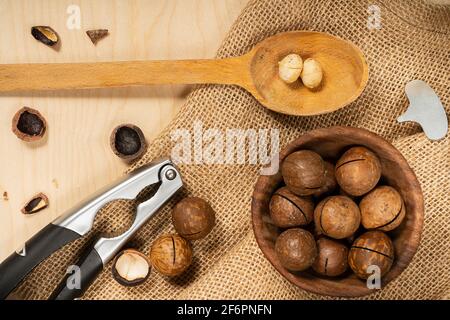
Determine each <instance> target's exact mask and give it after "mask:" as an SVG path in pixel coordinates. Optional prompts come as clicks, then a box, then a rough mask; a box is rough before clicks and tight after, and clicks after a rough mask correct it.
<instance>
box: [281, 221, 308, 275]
mask: <svg viewBox="0 0 450 320" xmlns="http://www.w3.org/2000/svg"><path fill="white" fill-rule="evenodd" d="M275 252H276V253H277V256H278V259H279V260H280V263H281V264H282V265H283V266H284V267H285V268H286V269H288V270H290V271H302V270H305V269H308V268H309V267H310V266H311V265H312V264H313V262H314V260H315V259H316V257H317V247H316V241H315V240H314V237H313V235H312V234H311V233H310V232H308V231H306V230H303V229H300V228H294V229H288V230H286V231H284V232H283V233H281V234H280V236H279V237H278V238H277V240H276V242H275Z"/></svg>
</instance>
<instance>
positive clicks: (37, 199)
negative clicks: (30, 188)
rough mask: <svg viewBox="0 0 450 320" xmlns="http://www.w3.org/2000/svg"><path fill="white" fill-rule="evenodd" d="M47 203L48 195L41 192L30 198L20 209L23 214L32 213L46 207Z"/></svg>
mask: <svg viewBox="0 0 450 320" xmlns="http://www.w3.org/2000/svg"><path fill="white" fill-rule="evenodd" d="M48 204H49V201H48V197H47V196H46V195H45V194H43V193H42V192H41V193H38V194H37V195H35V196H34V197H33V198H31V200H29V201H28V202H27V203H26V204H25V206H24V207H23V208H22V210H21V211H22V213H23V214H34V213H37V212H39V211H41V210H44V209H45V208H47V207H48Z"/></svg>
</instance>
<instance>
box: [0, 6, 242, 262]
mask: <svg viewBox="0 0 450 320" xmlns="http://www.w3.org/2000/svg"><path fill="white" fill-rule="evenodd" d="M247 1H248V0H226V1H225V0H202V1H200V0H178V1H176V0H172V1H169V0H147V1H146V0H141V1H138V0H130V1H128V0H95V1H94V0H84V1H80V0H71V1H68V0H33V1H31V0H0V30H2V32H0V41H1V45H0V63H2V64H5V63H54V62H97V61H123V60H150V59H151V60H165V59H201V58H212V57H213V56H214V53H215V52H216V50H217V48H218V47H219V44H220V43H221V41H222V40H223V37H224V36H225V34H226V32H227V31H228V29H229V27H230V26H231V24H232V22H233V21H234V20H235V19H236V18H237V16H238V15H239V13H240V11H241V10H242V8H243V7H244V6H245V4H246V3H247ZM70 5H77V6H79V8H80V13H81V20H80V21H81V28H80V29H73V30H71V29H69V28H68V27H67V26H66V23H67V19H68V18H69V16H70V14H68V13H67V10H68V8H69V6H70ZM34 25H49V26H51V27H53V28H54V29H55V30H56V31H57V32H58V34H59V35H60V38H61V47H60V49H59V51H57V50H54V49H52V48H49V47H47V46H45V45H43V44H42V43H40V42H38V41H36V40H35V39H34V38H33V37H32V36H31V34H30V28H31V27H32V26H34ZM98 28H106V29H109V31H110V35H109V36H108V37H106V38H105V39H103V40H101V41H99V42H98V44H97V45H96V46H94V45H93V44H92V43H91V41H90V40H89V38H88V37H87V35H86V34H85V31H86V30H89V29H98ZM190 90H191V87H190V86H185V85H176V86H174V85H165V86H154V87H145V88H121V89H101V90H85V91H65V92H56V91H55V92H53V91H50V92H40V93H38V92H23V93H14V94H8V93H2V94H1V95H0V155H1V158H0V260H3V259H4V258H5V257H6V256H8V255H9V254H10V253H11V252H12V251H14V250H15V249H17V248H19V247H21V245H22V244H23V243H24V241H25V240H27V239H28V238H29V237H30V236H32V235H33V234H34V233H35V232H37V231H38V230H39V229H41V228H42V227H43V226H45V225H46V224H47V223H49V222H50V221H52V220H53V219H54V218H56V217H57V216H59V215H60V214H62V213H63V212H64V211H65V210H66V209H68V208H70V207H71V206H73V205H74V204H76V203H77V202H78V201H80V200H81V199H83V198H84V197H86V196H88V195H89V194H90V193H92V192H94V191H95V190H97V189H98V188H100V187H102V186H104V185H105V184H107V183H109V182H111V181H112V180H114V179H115V178H117V177H118V176H120V175H122V174H123V172H124V171H125V169H126V164H125V163H124V162H122V161H121V160H120V159H119V158H117V157H116V156H115V155H114V154H113V152H112V151H111V149H110V147H109V143H108V142H109V135H110V133H111V131H112V129H113V128H114V127H115V126H116V125H118V124H120V123H125V122H127V123H133V124H136V125H138V126H139V127H140V128H141V129H142V130H143V131H144V133H145V135H146V138H147V140H148V141H149V143H151V140H152V138H154V137H155V136H156V135H157V134H158V132H160V130H161V129H162V128H163V127H164V126H166V125H167V123H168V122H169V121H170V120H171V119H172V118H173V117H174V115H175V113H176V111H177V110H178V108H179V106H180V104H181V103H182V102H183V100H184V98H185V97H186V95H187V93H188V92H189V91H190ZM23 106H29V107H32V108H35V109H38V110H39V111H40V112H41V113H42V114H43V115H44V117H45V118H46V120H47V122H48V125H49V127H48V132H47V135H46V137H45V139H44V141H43V142H41V143H38V144H28V143H25V142H23V141H21V140H19V139H18V138H17V137H16V136H15V135H14V134H13V133H12V132H11V120H12V118H13V116H14V113H15V112H16V111H17V110H18V109H20V108H21V107H23ZM39 192H44V193H46V194H47V195H48V197H49V200H50V206H49V208H48V209H46V210H43V211H41V212H39V213H37V214H35V215H32V216H25V215H23V214H22V213H21V212H20V210H21V208H22V206H23V205H24V203H26V202H27V201H28V200H29V199H31V198H32V197H33V196H34V195H35V194H37V193H39Z"/></svg>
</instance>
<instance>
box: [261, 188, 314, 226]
mask: <svg viewBox="0 0 450 320" xmlns="http://www.w3.org/2000/svg"><path fill="white" fill-rule="evenodd" d="M269 209H270V217H271V218H272V221H273V223H274V224H275V225H276V226H278V227H280V228H292V227H297V226H303V225H307V224H309V223H310V222H311V221H312V220H313V217H314V203H313V202H312V200H311V198H310V197H301V196H296V195H295V194H293V193H292V192H291V191H290V190H289V189H288V188H287V187H282V188H280V189H278V190H277V191H275V193H274V194H273V195H272V198H271V199H270V203H269Z"/></svg>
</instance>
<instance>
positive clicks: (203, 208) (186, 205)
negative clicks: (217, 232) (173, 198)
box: [172, 197, 216, 240]
mask: <svg viewBox="0 0 450 320" xmlns="http://www.w3.org/2000/svg"><path fill="white" fill-rule="evenodd" d="M215 220H216V217H215V213H214V210H213V209H212V208H211V206H210V205H209V203H208V202H206V201H205V200H203V199H201V198H198V197H188V198H184V199H183V200H181V201H180V202H178V203H177V205H176V206H175V208H174V209H173V211H172V223H173V226H174V227H175V230H176V231H177V232H178V233H179V234H180V235H181V236H182V237H183V238H186V239H189V240H197V239H201V238H204V237H206V235H207V234H208V233H209V232H210V231H211V230H212V228H213V227H214V225H215V222H216V221H215Z"/></svg>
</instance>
